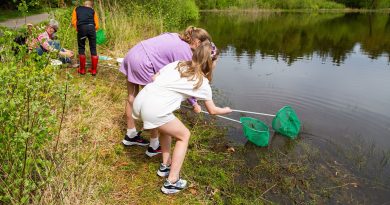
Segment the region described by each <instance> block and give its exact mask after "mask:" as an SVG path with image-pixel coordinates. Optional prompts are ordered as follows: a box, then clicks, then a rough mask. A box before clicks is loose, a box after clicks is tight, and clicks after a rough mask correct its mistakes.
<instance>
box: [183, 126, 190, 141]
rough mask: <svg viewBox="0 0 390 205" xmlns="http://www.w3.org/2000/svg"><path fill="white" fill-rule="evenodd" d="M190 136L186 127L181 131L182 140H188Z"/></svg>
mask: <svg viewBox="0 0 390 205" xmlns="http://www.w3.org/2000/svg"><path fill="white" fill-rule="evenodd" d="M190 136H191V132H190V131H189V130H188V129H187V128H186V129H185V131H184V132H183V141H189V140H190Z"/></svg>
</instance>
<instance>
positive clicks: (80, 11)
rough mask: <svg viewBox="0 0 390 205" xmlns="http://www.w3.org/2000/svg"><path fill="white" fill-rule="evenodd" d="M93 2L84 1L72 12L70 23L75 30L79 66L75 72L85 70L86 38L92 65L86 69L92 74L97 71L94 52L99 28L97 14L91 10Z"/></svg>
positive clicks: (84, 71)
mask: <svg viewBox="0 0 390 205" xmlns="http://www.w3.org/2000/svg"><path fill="white" fill-rule="evenodd" d="M92 7H93V2H92V1H85V2H84V6H78V7H76V8H75V9H74V10H73V13H72V25H73V26H74V27H75V28H76V30H77V43H78V47H79V60H80V66H79V68H78V69H77V72H78V73H80V74H82V75H84V74H85V73H86V70H85V61H86V60H85V40H86V39H87V38H88V42H89V48H90V51H91V61H92V67H91V68H90V69H89V70H88V72H90V73H91V74H92V75H96V73H97V65H98V59H99V57H98V56H97V52H96V30H98V28H99V19H98V16H97V14H96V12H95V10H93V8H92Z"/></svg>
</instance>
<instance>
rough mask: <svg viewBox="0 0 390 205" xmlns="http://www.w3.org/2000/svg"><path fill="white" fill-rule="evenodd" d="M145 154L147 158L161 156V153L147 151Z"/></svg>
mask: <svg viewBox="0 0 390 205" xmlns="http://www.w3.org/2000/svg"><path fill="white" fill-rule="evenodd" d="M145 154H146V155H148V157H154V156H156V155H158V154H161V152H149V151H148V150H146V152H145Z"/></svg>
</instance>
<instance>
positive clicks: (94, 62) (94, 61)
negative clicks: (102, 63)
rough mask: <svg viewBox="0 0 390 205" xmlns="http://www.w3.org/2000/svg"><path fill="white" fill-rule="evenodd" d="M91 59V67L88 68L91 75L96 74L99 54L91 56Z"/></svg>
mask: <svg viewBox="0 0 390 205" xmlns="http://www.w3.org/2000/svg"><path fill="white" fill-rule="evenodd" d="M91 60H92V67H91V68H90V69H89V70H88V72H90V73H91V74H92V75H96V73H97V66H98V61H99V56H92V57H91Z"/></svg>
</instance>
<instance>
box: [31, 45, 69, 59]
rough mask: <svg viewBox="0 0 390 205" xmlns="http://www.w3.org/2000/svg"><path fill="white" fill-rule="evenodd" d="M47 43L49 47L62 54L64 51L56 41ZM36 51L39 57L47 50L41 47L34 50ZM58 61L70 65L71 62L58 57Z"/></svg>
mask: <svg viewBox="0 0 390 205" xmlns="http://www.w3.org/2000/svg"><path fill="white" fill-rule="evenodd" d="M48 43H49V45H50V46H51V47H53V48H55V49H56V50H60V51H62V52H64V51H65V50H64V49H63V48H61V45H60V42H58V41H49V42H48ZM36 51H37V53H38V55H40V56H41V55H43V53H45V52H47V50H46V49H44V48H43V47H42V46H39V47H38V48H36ZM60 60H61V62H62V63H71V62H72V61H71V60H70V58H68V57H62V56H60Z"/></svg>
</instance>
